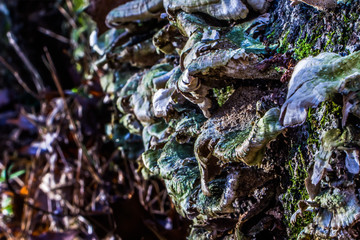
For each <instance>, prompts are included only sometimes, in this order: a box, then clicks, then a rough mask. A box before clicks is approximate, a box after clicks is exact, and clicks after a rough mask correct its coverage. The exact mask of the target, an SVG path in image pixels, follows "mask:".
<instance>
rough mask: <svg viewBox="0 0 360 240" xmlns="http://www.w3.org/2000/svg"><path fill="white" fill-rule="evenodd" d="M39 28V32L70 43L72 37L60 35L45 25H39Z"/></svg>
mask: <svg viewBox="0 0 360 240" xmlns="http://www.w3.org/2000/svg"><path fill="white" fill-rule="evenodd" d="M38 30H39V32H41V33H43V34H45V35H47V36H49V37H52V38H55V39H56V40H58V41H59V42H63V43H66V44H70V39H68V38H66V37H64V36H62V35H60V34H57V33H55V32H53V31H51V30H49V29H46V28H43V27H38Z"/></svg>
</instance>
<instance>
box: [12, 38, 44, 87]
mask: <svg viewBox="0 0 360 240" xmlns="http://www.w3.org/2000/svg"><path fill="white" fill-rule="evenodd" d="M6 36H7V38H8V40H9V43H10V45H11V46H12V47H13V48H14V50H15V52H16V53H17V55H18V56H19V57H20V58H21V60H22V61H23V62H24V64H25V66H26V67H27V69H28V70H29V71H30V73H31V75H32V79H33V82H34V84H35V87H36V90H37V92H38V93H41V92H43V91H44V89H45V87H44V83H43V81H42V79H41V76H40V74H39V72H38V71H37V70H36V69H35V67H34V66H33V65H32V64H31V62H30V61H29V59H28V58H27V57H26V56H25V54H24V53H23V51H22V50H21V49H20V47H19V45H18V44H17V43H16V41H15V38H14V35H13V34H12V33H11V32H7V34H6Z"/></svg>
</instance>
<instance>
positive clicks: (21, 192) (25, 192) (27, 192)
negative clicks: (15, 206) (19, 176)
mask: <svg viewBox="0 0 360 240" xmlns="http://www.w3.org/2000/svg"><path fill="white" fill-rule="evenodd" d="M28 194H29V191H28V189H27V187H26V186H23V187H22V188H21V189H20V195H28Z"/></svg>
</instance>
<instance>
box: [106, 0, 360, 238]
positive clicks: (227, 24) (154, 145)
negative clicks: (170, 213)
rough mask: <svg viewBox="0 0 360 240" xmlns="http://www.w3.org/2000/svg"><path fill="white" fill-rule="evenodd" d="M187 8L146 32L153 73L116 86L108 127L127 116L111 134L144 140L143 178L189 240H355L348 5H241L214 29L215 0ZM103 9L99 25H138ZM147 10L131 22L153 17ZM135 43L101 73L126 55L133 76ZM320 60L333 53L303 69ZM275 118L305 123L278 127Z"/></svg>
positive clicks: (355, 32) (355, 77) (357, 5)
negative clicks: (185, 223)
mask: <svg viewBox="0 0 360 240" xmlns="http://www.w3.org/2000/svg"><path fill="white" fill-rule="evenodd" d="M137 2H138V3H139V4H140V3H141V4H144V3H145V2H146V1H137ZM154 2H157V1H154ZM200 2H201V1H200ZM200 2H197V1H191V3H192V4H194V6H196V8H195V9H197V10H196V11H195V10H194V11H193V9H190V10H189V9H187V8H186V9H183V10H180V9H181V8H180V7H176V6H175V5H176V2H175V1H174V2H173V3H172V4H175V5H174V6H171V8H170V7H169V6H167V5H166V4H165V6H164V7H165V10H166V11H167V19H163V20H161V21H158V22H157V24H154V25H152V26H148V28H149V29H150V31H151V32H156V31H158V33H156V34H155V36H154V40H153V43H154V45H155V47H156V48H157V51H158V52H160V51H162V52H164V53H165V56H163V55H156V53H155V51H153V52H151V53H149V52H147V54H153V55H154V57H153V58H152V60H154V61H157V59H159V58H160V60H159V61H157V62H156V63H160V62H161V63H167V64H168V65H166V66H167V68H166V69H165V68H164V65H163V64H154V65H153V66H152V67H151V68H150V69H149V68H142V69H139V70H138V72H140V73H141V74H140V75H139V74H138V75H134V76H133V77H131V78H123V79H118V82H120V81H122V82H126V84H125V85H124V86H123V88H122V89H121V90H120V89H119V91H118V95H117V96H118V98H119V100H118V106H119V109H120V112H121V116H132V117H131V118H130V117H128V118H127V119H128V121H127V122H126V124H125V127H126V128H128V129H129V131H130V132H131V133H135V134H138V135H140V134H141V135H142V140H143V142H144V153H143V154H142V164H141V165H142V166H143V168H142V171H143V174H144V176H147V177H150V178H151V177H155V178H160V179H162V180H163V181H164V182H165V184H166V187H167V191H168V194H169V195H170V196H171V198H172V201H173V203H174V205H175V207H176V209H177V211H178V212H179V213H180V214H181V215H182V216H183V217H185V218H187V219H189V220H191V221H192V225H191V227H190V230H189V237H188V238H189V239H294V238H299V239H313V238H319V239H323V238H330V239H331V238H338V239H355V238H357V237H358V236H359V232H358V227H359V226H358V220H359V219H360V218H359V217H360V206H359V204H358V201H359V196H358V191H359V189H358V186H359V177H358V174H359V171H358V168H359V151H358V149H359V138H358V137H359V134H358V132H359V126H358V124H357V122H358V117H359V116H360V111H359V101H360V100H359V97H358V95H359V94H358V92H359V90H360V88H359V82H360V78H359V75H360V69H359V66H358V60H357V59H358V55H359V53H358V52H357V51H359V50H360V20H359V14H360V2H359V1H347V2H338V3H337V6H336V8H335V9H324V8H323V5H316V2H317V1H314V2H315V6H317V7H318V8H323V11H319V10H317V9H316V8H314V7H312V6H309V5H306V4H304V3H300V4H298V5H296V6H295V7H293V6H290V4H291V2H290V1H288V0H276V1H272V2H266V3H264V4H265V5H264V6H267V5H269V8H268V9H267V11H266V7H264V8H262V9H261V10H257V9H255V10H254V8H252V7H250V6H252V5H251V4H252V2H251V1H248V2H247V4H246V6H247V7H248V8H249V9H250V10H249V11H248V15H242V16H241V18H244V19H240V17H239V18H238V17H234V16H232V15H231V16H228V18H223V13H224V12H226V11H227V10H228V8H229V6H230V5H229V3H228V1H221V2H224V4H223V5H222V7H223V8H224V9H221V8H220V9H218V12H216V11H213V7H214V6H213V5H212V4H215V3H213V2H211V1H208V2H205V3H203V2H201V4H200ZM215 2H216V1H215ZM308 2H309V1H308ZM320 2H321V1H320ZM324 2H326V1H324ZM138 3H136V1H134V4H138ZM312 4H313V3H312ZM331 4H332V3H331ZM200 5H201V6H200ZM313 5H314V4H313ZM244 6H245V5H244ZM324 6H326V4H325V5H324ZM245 8H246V7H245ZM122 9H123V8H122ZM175 10H177V11H175ZM222 10H223V11H222ZM114 11H115V12H111V14H110V15H109V16H110V17H109V16H108V18H107V21H108V22H109V23H110V24H112V23H114V24H116V25H117V26H121V27H125V28H126V29H127V30H126V31H128V32H129V33H132V32H134V31H135V32H136V29H139V28H141V27H143V25H142V26H136V24H135V23H133V22H131V23H129V20H128V18H125V17H124V18H121V16H122V15H123V14H124V13H123V12H116V10H114ZM157 11H159V12H151V11H147V12H143V13H142V12H141V11H140V12H139V11H137V12H135V13H134V15H131V17H132V18H131V19H139V20H141V21H143V22H146V21H147V20H148V19H149V18H151V16H152V17H153V18H154V19H156V18H157V16H158V15H159V13H161V12H164V10H157ZM265 11H266V14H265V15H261V14H263V13H264V12H265ZM197 12H201V13H197ZM243 13H244V12H242V14H243ZM246 14H247V13H246ZM129 15H130V13H129ZM111 16H116V18H114V19H112V17H111ZM162 16H164V15H162ZM244 16H245V17H244ZM216 18H218V19H216ZM223 19H228V20H227V21H224V20H223ZM239 19H240V20H239ZM152 21H154V20H152ZM166 21H169V23H170V25H168V24H167V25H165V27H163V26H164V24H166ZM145 25H146V24H145ZM129 26H131V27H129ZM162 27H163V28H162ZM176 28H177V29H178V31H176V30H174V29H176ZM134 29H135V30H134ZM138 35H141V34H138ZM124 36H125V35H124ZM146 38H148V39H149V36H146V37H144V38H139V39H138V40H137V41H136V44H137V45H135V44H133V43H131V41H132V40H133V39H129V41H128V43H127V44H125V45H123V48H120V50H119V49H117V50H115V49H112V50H109V52H110V53H111V54H114V55H113V56H115V58H111V59H109V58H108V62H109V64H110V66H114V70H115V71H117V73H118V74H119V73H124V68H122V69H121V68H120V67H117V68H116V67H115V66H119V64H124V62H126V61H124V60H123V59H122V58H121V56H123V55H124V51H125V50H126V48H128V47H129V46H133V52H132V53H133V54H134V55H136V54H138V55H137V56H136V57H137V58H133V61H130V63H131V64H132V65H133V66H137V67H139V66H141V64H139V63H140V62H141V61H142V60H144V59H142V58H145V57H148V55H143V53H142V52H141V51H140V49H141V44H143V46H145V43H146V44H148V43H149V40H145V41H144V39H146ZM123 49H125V50H123ZM137 50H139V51H137ZM323 52H330V53H339V54H340V55H334V54H329V53H327V54H323V55H319V57H316V58H308V57H309V56H317V55H318V54H320V53H323ZM351 54H352V55H351ZM116 55H118V56H119V57H116ZM155 55H156V56H155ZM347 55H350V56H349V57H344V58H342V57H341V56H347ZM107 56H109V54H108V55H107ZM120 58H121V61H120V60H119V59H120ZM136 59H138V60H136ZM141 59H142V60H141ZM300 60H302V61H301V62H299V61H300ZM137 61H138V64H137ZM295 66H296V68H295V70H294V67H295ZM119 69H120V70H119ZM293 71H294V74H292V73H293ZM306 71H309V73H308V74H303V75H301V74H299V72H300V73H304V72H305V73H306ZM143 73H145V74H144V75H142V74H143ZM299 76H300V77H299ZM301 76H302V77H303V78H301ZM290 79H291V80H290ZM289 80H290V82H289ZM302 81H303V82H304V84H302ZM159 82H161V84H159ZM296 84H298V85H299V86H298V87H293V88H295V90H294V89H291V87H292V86H297V85H296ZM119 85H120V84H119ZM288 85H289V86H288ZM288 87H290V89H291V91H292V92H291V94H292V95H291V96H289V95H288V96H286V95H287V89H288ZM120 88H121V87H120ZM316 88H318V89H319V91H316ZM291 97H292V98H291ZM294 98H296V99H295V100H294ZM290 101H292V102H295V103H296V101H298V102H299V103H298V104H293V105H291V102H290ZM289 106H292V107H293V109H291V111H293V114H294V112H295V114H294V115H293V116H296V114H297V112H298V113H299V115H300V114H301V113H303V116H304V118H305V120H303V119H302V120H301V121H297V122H296V121H295V120H294V118H296V117H293V118H291V117H289V119H287V117H288V116H289V114H288V115H287V113H289V111H290V110H289V109H290V107H289ZM280 109H281V110H280ZM286 111H288V112H286ZM284 118H285V119H284ZM342 119H346V121H345V120H342ZM135 126H138V127H137V128H136V127H135ZM139 126H140V127H139ZM135 128H136V129H138V130H137V131H134V129H135ZM309 210H312V212H311V211H309Z"/></svg>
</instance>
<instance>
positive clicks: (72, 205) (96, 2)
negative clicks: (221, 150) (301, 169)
mask: <svg viewBox="0 0 360 240" xmlns="http://www.w3.org/2000/svg"><path fill="white" fill-rule="evenodd" d="M89 1H90V2H88V1H87V0H74V1H70V0H8V1H7V0H5V1H4V0H0V150H1V151H0V153H1V156H0V202H1V211H0V239H171V238H173V239H185V236H186V234H187V232H186V231H187V224H188V223H187V222H185V221H184V220H183V219H181V218H180V217H179V216H178V215H177V213H176V211H175V209H174V206H173V205H172V204H171V201H170V199H169V197H168V195H167V193H166V190H165V188H164V185H163V183H162V182H161V181H158V180H154V179H151V180H144V179H143V178H142V176H141V174H140V173H139V171H138V169H139V159H138V156H139V154H138V153H141V151H142V142H141V138H140V137H136V136H133V135H131V134H129V133H128V132H126V131H125V130H124V129H123V128H122V127H121V125H118V121H119V116H118V115H119V114H118V112H117V110H116V108H115V104H114V95H115V89H116V86H114V73H113V72H111V71H110V70H108V69H107V68H106V66H104V67H98V64H97V61H99V59H98V58H99V56H98V54H97V53H96V52H95V51H94V48H93V47H91V46H90V45H91V44H90V43H91V41H90V39H91V38H93V37H94V36H99V39H102V38H101V34H102V33H104V32H106V31H107V30H108V29H107V28H106V26H105V24H104V19H105V16H106V14H107V13H108V12H109V11H110V10H111V9H112V8H113V7H114V6H116V5H118V4H119V3H120V2H123V1H122V0H89ZM90 15H91V17H90ZM103 41H106V39H105V38H103ZM131 153H137V154H131Z"/></svg>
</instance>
